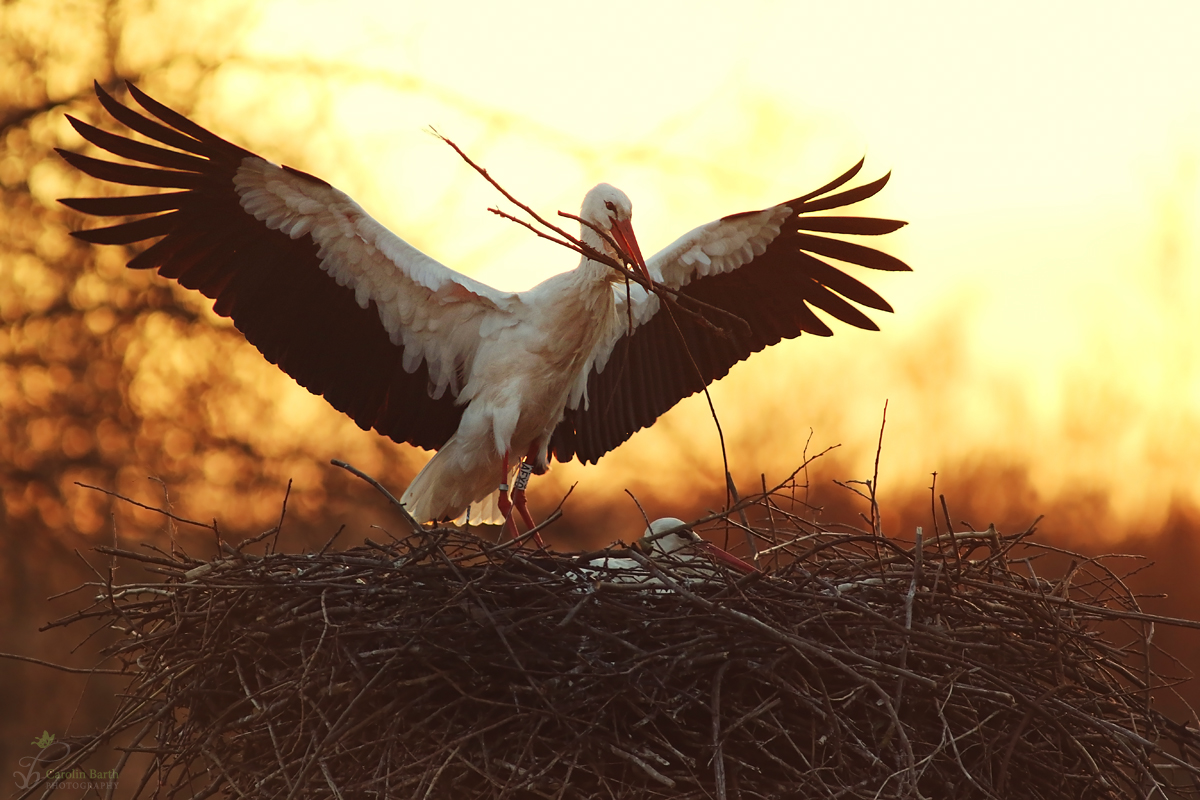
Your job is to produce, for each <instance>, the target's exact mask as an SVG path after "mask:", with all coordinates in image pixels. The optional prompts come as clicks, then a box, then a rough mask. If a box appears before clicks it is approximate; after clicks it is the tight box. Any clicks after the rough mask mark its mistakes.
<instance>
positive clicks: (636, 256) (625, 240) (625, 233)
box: [612, 219, 650, 280]
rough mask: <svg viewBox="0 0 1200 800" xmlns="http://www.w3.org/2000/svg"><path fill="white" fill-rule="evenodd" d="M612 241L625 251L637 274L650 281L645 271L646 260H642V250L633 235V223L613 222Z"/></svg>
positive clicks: (626, 221)
mask: <svg viewBox="0 0 1200 800" xmlns="http://www.w3.org/2000/svg"><path fill="white" fill-rule="evenodd" d="M612 235H613V239H615V240H616V241H617V244H618V245H620V246H621V249H622V250H623V251H625V255H627V256H629V258H630V259H632V260H633V263H634V265H635V266H636V267H637V270H638V272H640V273H641V274H642V277H643V278H645V279H646V280H650V272H649V270H647V269H646V259H644V258H642V249H641V248H640V247H638V243H637V237H636V236H634V235H633V223H632V222H630V221H629V220H619V219H618V220H613V226H612Z"/></svg>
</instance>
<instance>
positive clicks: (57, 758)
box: [13, 731, 117, 791]
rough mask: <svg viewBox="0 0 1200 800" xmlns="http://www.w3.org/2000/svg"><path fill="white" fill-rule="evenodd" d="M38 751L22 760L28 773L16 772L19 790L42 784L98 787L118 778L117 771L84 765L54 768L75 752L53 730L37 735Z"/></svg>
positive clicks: (113, 782) (35, 742) (67, 786)
mask: <svg viewBox="0 0 1200 800" xmlns="http://www.w3.org/2000/svg"><path fill="white" fill-rule="evenodd" d="M30 744H32V745H36V746H37V748H38V751H39V752H38V753H37V754H36V755H32V756H25V758H22V759H21V760H20V761H19V762H18V763H20V765H21V766H22V767H24V768H25V771H24V772H14V773H13V777H14V778H16V779H17V789H19V790H21V791H26V790H28V789H32V788H34V787H36V786H37V785H39V784H41V783H46V784H49V785H51V786H55V787H58V788H63V789H96V788H100V787H103V786H106V785H107V786H112V785H114V784H115V783H116V781H117V770H116V769H109V770H97V769H89V770H86V771H85V770H84V769H82V768H81V767H72V768H71V769H61V768H60V769H57V770H56V769H54V767H53V766H52V765H53V764H54V763H55V762H61V761H63V760H65V759H66V758H67V757H68V756H70V755H71V745H69V744H67V743H66V742H60V741H58V737H57V736H55V735H54V734H53V733H51V732H50V731H42V735H41V736H38V737H37V738H35V739H34V740H33V741H32V742H30Z"/></svg>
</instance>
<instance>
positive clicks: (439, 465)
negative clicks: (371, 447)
mask: <svg viewBox="0 0 1200 800" xmlns="http://www.w3.org/2000/svg"><path fill="white" fill-rule="evenodd" d="M457 456H458V453H457V448H456V447H455V439H454V437H451V439H450V441H449V442H447V443H446V445H445V446H444V447H442V449H441V450H439V451H438V452H437V453H435V454H434V456H433V458H431V459H429V463H428V464H426V465H425V467H424V469H422V470H421V471H420V472H418V473H417V477H415V478H413V480H412V483H410V484H409V485H408V489H406V490H405V492H404V494H403V495H402V496H401V497H400V504H401V505H403V506H404V507H405V509H407V510H408V513H409V514H412V515H413V517H414V518H415V519H416V520H417V522H441V521H442V520H454V524H456V525H462V524H467V525H495V524H498V523H500V522H503V521H504V517H503V515H501V514H500V507H499V491H498V490H497V488H496V487H497V483H498V479H499V476H498V475H497V474H496V472H498V471H499V470H495V469H494V468H493V467H492V466H491V465H489V464H486V463H484V464H482V465H480V463H479V462H480V459H474V463H472V464H469V465H467V466H466V468H465V469H464V465H463V463H462V461H463V459H460V458H458V457H457ZM515 474H516V469H515V468H514V469H512V470H511V471H510V473H509V476H508V483H509V485H510V486H511V485H512V480H513V475H515Z"/></svg>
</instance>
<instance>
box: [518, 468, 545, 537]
mask: <svg viewBox="0 0 1200 800" xmlns="http://www.w3.org/2000/svg"><path fill="white" fill-rule="evenodd" d="M532 474H533V465H532V464H530V463H529V462H528V461H522V462H521V466H520V467H518V468H517V480H516V483H514V484H513V493H512V502H513V506H514V507H515V508H516V509H517V511H519V512H520V513H521V519H523V520H525V524H526V525H528V526H529V527H530V528H536V527H537V525H536V524H534V521H533V517H532V516H530V515H529V506H527V505H525V487H526V486H528V485H529V476H530V475H532ZM538 544H541V542H540V541H539V542H538Z"/></svg>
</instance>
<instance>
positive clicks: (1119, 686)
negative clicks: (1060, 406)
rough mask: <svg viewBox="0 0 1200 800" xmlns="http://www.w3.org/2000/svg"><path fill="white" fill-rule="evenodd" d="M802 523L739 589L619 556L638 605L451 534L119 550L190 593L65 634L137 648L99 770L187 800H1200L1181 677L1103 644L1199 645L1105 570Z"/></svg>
mask: <svg viewBox="0 0 1200 800" xmlns="http://www.w3.org/2000/svg"><path fill="white" fill-rule="evenodd" d="M782 497H783V495H782V494H781V493H779V492H778V491H777V492H775V493H772V494H771V495H769V496H767V497H765V498H762V497H760V498H759V499H758V501H757V503H756V504H755V505H749V506H746V505H744V504H743V505H742V508H745V509H746V510H747V511H750V512H753V513H754V514H755V515H756V516H761V517H762V518H763V519H769V520H770V523H769V524H770V527H769V528H768V527H753V526H751V527H750V528H749V530H750V531H751V533H752V534H753V535H755V536H757V537H759V538H760V539H761V543H762V544H764V545H768V546H764V547H762V548H761V551H760V558H761V559H762V561H763V563H764V564H768V563H769V564H770V565H771V569H770V571H769V573H768V574H766V575H757V576H754V575H752V576H749V577H745V578H741V579H740V580H739V581H735V579H734V578H733V577H732V576H729V575H722V576H720V577H719V578H717V579H713V577H712V576H709V577H708V578H707V579H705V580H698V579H697V578H696V577H695V576H694V575H691V576H689V575H686V574H681V572H680V571H679V570H673V569H672V568H670V567H669V566H668V567H662V566H660V565H657V564H654V563H651V562H647V561H645V559H644V557H642V555H641V554H640V553H638V552H636V551H629V552H624V551H618V552H613V553H611V554H612V555H617V556H620V557H624V558H633V559H635V560H638V561H639V562H640V563H642V564H643V565H644V567H645V569H646V570H648V571H649V572H651V573H653V575H654V576H655V578H654V582H653V583H649V584H647V583H642V584H629V583H621V582H619V581H614V580H612V578H614V577H616V576H614V575H610V574H606V573H605V572H604V571H603V570H597V569H596V568H594V567H593V568H585V567H584V566H583V565H585V564H586V563H587V560H588V559H590V558H593V557H594V556H595V555H596V554H554V553H547V552H544V551H539V552H536V553H534V552H529V551H523V550H521V549H518V548H513V547H497V546H495V545H492V544H489V543H487V542H484V541H482V540H479V539H476V538H475V537H473V536H471V535H469V534H466V533H462V532H458V531H453V530H448V529H438V530H421V531H418V532H415V533H414V534H412V535H411V536H409V537H408V538H407V539H404V540H402V541H400V542H398V543H396V544H394V545H381V544H372V545H370V546H364V547H356V548H352V549H350V550H346V551H343V552H328V551H326V550H322V551H321V552H318V553H307V554H283V553H273V552H269V553H267V554H266V555H264V556H256V555H251V554H248V553H244V552H241V551H238V550H232V551H230V552H228V557H224V558H220V559H216V560H213V561H201V560H197V559H193V558H190V557H187V556H185V555H183V554H179V553H176V554H172V555H170V557H164V556H163V555H151V554H147V553H139V552H131V551H125V550H117V549H113V548H101V550H102V552H105V553H108V554H111V555H112V556H113V557H114V558H116V559H117V560H126V561H136V562H141V563H143V564H145V565H147V566H149V567H153V568H154V570H156V571H157V572H158V573H160V574H162V575H163V576H164V577H163V579H162V580H161V581H155V582H148V583H133V584H126V585H112V584H109V583H106V582H99V583H96V584H94V585H93V586H94V588H95V589H96V590H97V592H96V600H95V603H94V604H93V605H91V606H90V607H89V608H86V609H83V610H81V611H80V612H78V613H76V614H74V615H72V616H71V617H68V618H66V619H63V620H60V621H58V622H56V623H54V625H56V626H62V625H74V624H78V623H80V622H87V623H88V624H89V625H95V624H96V623H103V624H105V625H109V626H113V627H116V628H118V629H119V630H121V631H123V633H124V635H123V637H122V638H121V639H120V640H119V641H118V642H117V643H116V644H114V645H113V646H112V647H111V649H110V654H111V656H112V657H113V658H114V659H115V660H116V661H117V663H118V664H119V665H120V666H121V668H122V669H123V670H124V671H125V673H126V674H128V675H129V676H130V685H129V687H128V689H127V690H126V692H125V697H126V700H125V702H124V703H123V705H122V707H121V708H120V709H119V711H118V712H117V714H116V716H115V717H114V720H113V722H112V724H111V726H110V727H109V728H108V729H107V730H105V731H103V732H102V733H101V734H100V735H98V736H96V737H95V738H94V740H93V741H92V743H91V745H90V746H89V747H88V748H81V750H80V753H81V756H80V757H85V756H86V754H88V753H91V752H94V751H95V750H96V749H97V748H99V747H101V746H106V743H109V742H112V741H114V740H116V739H117V738H119V737H124V739H125V740H126V741H128V740H130V739H131V740H132V744H131V745H129V747H130V748H132V749H134V750H138V751H141V752H149V753H152V754H153V757H154V761H153V763H152V764H151V765H150V767H149V768H148V771H147V772H146V774H145V775H144V776H143V778H144V780H143V783H142V788H141V790H140V796H150V795H153V796H156V797H163V798H175V797H193V796H209V795H218V796H253V797H282V796H291V797H306V798H309V797H438V796H454V797H456V798H460V797H479V798H491V797H547V798H565V797H630V796H637V797H671V798H710V797H728V798H738V797H781V796H788V797H806V798H834V797H839V798H859V797H861V798H867V797H870V798H899V797H906V798H915V797H931V798H932V797H945V798H976V797H978V798H989V797H1004V798H1064V797H1068V798H1070V797H1088V798H1114V800H1115V798H1129V797H1147V798H1150V797H1169V796H1176V797H1195V796H1200V789H1198V788H1197V787H1198V785H1200V784H1198V780H1200V768H1198V767H1197V766H1194V760H1195V755H1196V753H1197V749H1198V747H1200V738H1198V734H1197V731H1196V730H1195V729H1193V728H1189V727H1185V726H1183V725H1179V724H1176V723H1174V722H1172V721H1170V720H1169V719H1167V718H1165V717H1164V716H1162V715H1161V714H1160V713H1158V712H1157V711H1155V710H1154V709H1153V708H1152V707H1150V705H1149V690H1152V689H1155V688H1158V687H1161V686H1163V685H1166V684H1167V682H1168V681H1169V680H1170V679H1169V678H1167V677H1164V676H1159V675H1157V674H1156V673H1155V672H1154V670H1152V669H1151V668H1150V667H1151V665H1150V664H1148V663H1145V661H1144V653H1145V652H1149V650H1148V649H1145V650H1144V649H1143V648H1140V647H1123V646H1121V645H1119V644H1117V643H1114V642H1113V641H1111V640H1110V638H1108V636H1106V635H1104V634H1102V632H1101V629H1100V627H1099V626H1101V625H1109V627H1107V628H1105V629H1104V630H1105V631H1107V632H1111V631H1112V630H1113V628H1112V627H1111V625H1110V623H1120V624H1124V625H1126V626H1131V627H1130V628H1129V629H1130V630H1132V631H1133V632H1134V633H1135V634H1136V636H1140V637H1142V638H1147V637H1148V636H1149V626H1150V624H1151V623H1150V620H1151V619H1153V621H1154V622H1156V623H1157V624H1171V623H1172V622H1173V621H1172V620H1169V619H1164V618H1161V617H1153V618H1152V617H1150V615H1145V614H1143V613H1142V612H1141V610H1140V608H1138V606H1137V599H1136V597H1134V596H1133V595H1132V594H1131V593H1130V592H1129V591H1128V589H1127V588H1126V586H1125V584H1124V583H1123V582H1122V581H1121V579H1120V577H1119V576H1118V575H1117V573H1115V572H1114V571H1113V570H1112V569H1111V568H1110V567H1108V566H1105V564H1104V562H1103V561H1100V560H1096V559H1086V558H1083V557H1076V558H1075V559H1074V561H1075V563H1074V564H1073V565H1072V567H1071V568H1070V569H1068V570H1067V573H1066V575H1064V576H1063V577H1061V578H1059V579H1057V580H1048V579H1047V578H1045V577H1038V576H1035V575H1034V574H1033V573H1032V570H1030V569H1029V568H1028V566H1029V563H1030V562H1029V559H1030V558H1037V557H1040V556H1043V555H1049V554H1053V555H1055V556H1056V557H1057V556H1059V555H1060V554H1059V553H1058V552H1057V551H1055V549H1054V548H1043V547H1040V546H1039V545H1038V544H1037V543H1035V542H1033V541H1032V540H1031V538H1030V535H1031V533H1032V531H1026V532H1024V533H1021V534H1018V535H1015V536H1004V535H1001V534H999V533H997V532H995V531H994V530H989V531H985V532H973V531H958V532H946V533H942V534H941V535H938V536H935V537H933V538H930V539H926V540H925V541H923V542H918V543H916V544H915V546H912V545H904V544H903V543H899V542H897V541H895V540H890V539H885V538H882V537H878V536H876V535H874V534H873V533H871V532H868V531H857V532H856V531H851V532H846V533H834V532H830V531H829V530H826V529H823V528H820V527H816V526H813V525H812V524H811V523H808V522H805V521H803V520H802V519H801V518H799V517H798V516H797V515H796V514H794V513H791V512H789V511H787V510H785V509H784V508H783V507H781V506H782V504H780V505H774V502H775V500H777V499H780V498H782ZM717 522H718V523H722V522H723V521H722V520H717ZM589 569H590V571H589ZM1039 569H1040V570H1042V571H1046V572H1049V568H1048V567H1040V568H1039ZM102 580H103V579H102ZM1134 644H1135V645H1136V644H1138V642H1136V641H1135V643H1134ZM69 767H70V765H66V764H64V765H63V768H64V769H69ZM1167 787H1173V788H1170V789H1169V790H1168V791H1170V792H1174V793H1175V794H1167V795H1164V794H1163V793H1162V790H1163V789H1166V788H1167ZM42 791H43V792H44V794H46V795H49V794H53V791H54V790H53V789H52V788H50V787H43V789H42Z"/></svg>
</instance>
